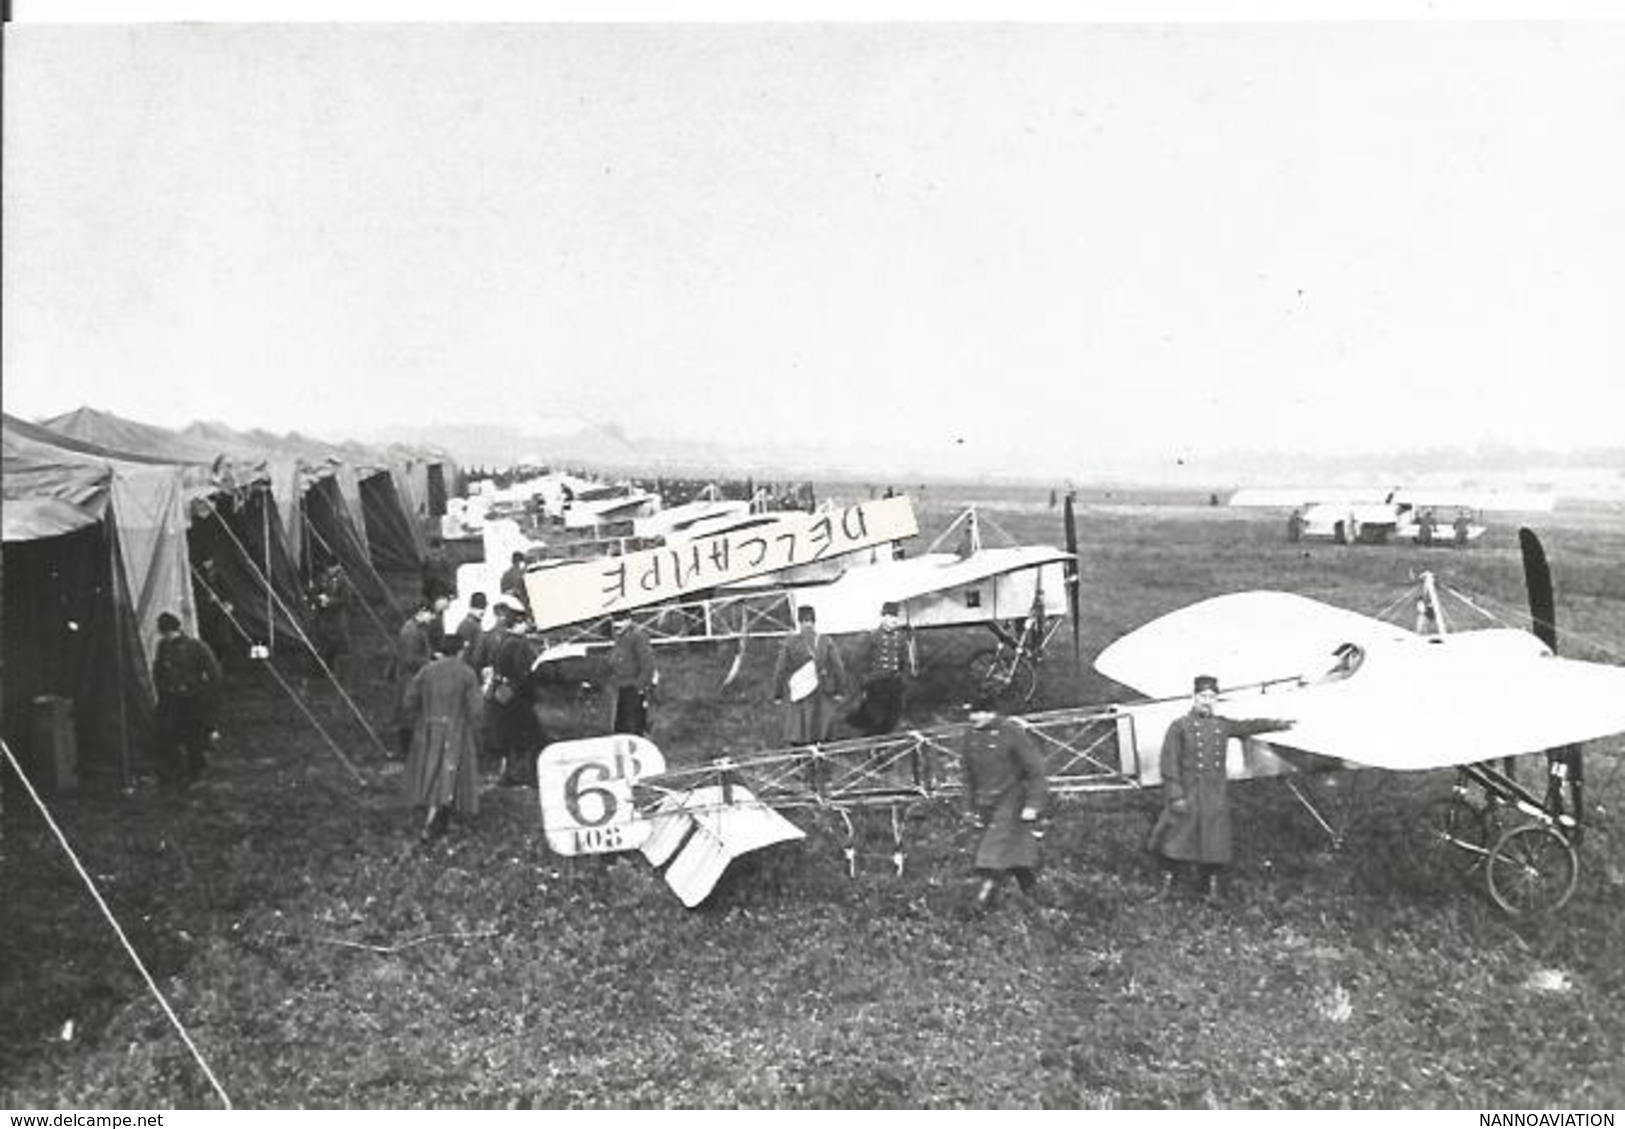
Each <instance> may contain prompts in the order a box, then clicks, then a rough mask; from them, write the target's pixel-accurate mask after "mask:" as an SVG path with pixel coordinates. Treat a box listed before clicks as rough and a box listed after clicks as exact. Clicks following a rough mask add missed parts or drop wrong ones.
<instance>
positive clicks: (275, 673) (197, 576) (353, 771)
mask: <svg viewBox="0 0 1625 1129" xmlns="http://www.w3.org/2000/svg"><path fill="white" fill-rule="evenodd" d="M192 578H193V579H194V580H195V581H197V583H199V584H201V585H203V589H204V591H205V592H207V593H208V594H209V595H210V596H213V597H214V598H215V602H216V603H217V604H218V603H219V602H220V595H219V593H218V592H216V591H215V590H214V588H213V587H211V586H210V584H209V582H208V580H207V579H205V578H204V576H203V574H202V573H201V572H199V571H198V570H197V569H193V570H192ZM225 616H226V618H227V619H228V620H230V621H231V625H232V626H233V627H234V628H236V629H237V632H238V634H240V635H243V636H244V637H247V635H248V632H246V631H245V630H244V629H243V626H242V624H240V623H238V622H237V617H236V616H234V615H232V614H231V612H229V611H228V612H225ZM317 661H318V662H319V661H321V660H320V659H319V658H318V660H317ZM265 669H267V670H269V671H270V672H271V677H272V678H274V679H276V683H277V685H278V686H280V687H282V689H283V690H285V691H287V694H288V696H289V697H290V698H292V699H293V704H294V705H296V706H298V707H299V712H301V713H303V714H304V715H305V717H306V718H308V719H309V721H310V723H311V725H313V726H315V727H316V732H318V733H320V734H321V735H322V739H323V740H324V741H326V742H327V745H328V748H330V749H332V750H333V755H334V756H336V757H338V758H339V761H340V762H341V763H342V764H343V765H344V767H345V768H347V769H349V771H350V775H351V776H353V777H355V780H356V783H357V784H360V785H362V786H363V787H365V786H366V784H367V779H366V777H365V776H363V775H362V774H361V771H360V770H359V769H357V768H356V766H355V765H354V764H353V763H352V762H351V760H350V758H349V757H347V756H345V755H344V750H343V749H341V748H339V746H338V742H336V741H334V740H333V738H332V737H331V736H329V735H328V732H327V730H326V729H324V728H322V723H321V722H319V721H317V720H316V715H315V714H313V713H311V712H310V709H309V707H307V706H306V705H305V703H304V701H303V700H301V699H300V697H299V695H298V694H296V693H294V690H293V687H292V686H290V685H288V681H287V679H285V678H283V677H282V672H281V671H279V670H277V668H276V666H275V665H274V664H273V663H272V662H271V660H270V659H266V660H265ZM335 684H336V683H335ZM343 692H344V690H343V687H340V688H339V693H340V694H343ZM346 700H347V701H348V699H346ZM351 706H352V708H354V703H351ZM362 724H363V725H365V724H366V719H365V718H363V719H362ZM368 732H369V733H371V732H372V730H371V728H370V727H369V728H368ZM373 740H374V741H377V740H378V738H377V735H376V734H373ZM381 747H382V746H381V745H380V748H381Z"/></svg>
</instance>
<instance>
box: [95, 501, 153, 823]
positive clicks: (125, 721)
mask: <svg viewBox="0 0 1625 1129" xmlns="http://www.w3.org/2000/svg"><path fill="white" fill-rule="evenodd" d="M102 531H103V533H104V534H105V535H106V537H107V572H108V578H109V580H110V581H111V585H112V590H111V592H110V593H109V594H110V596H111V598H112V603H113V654H114V655H115V656H116V659H115V661H117V662H120V663H122V662H123V661H124V617H123V616H122V615H120V614H119V604H118V597H119V593H120V592H121V591H123V590H124V576H123V572H122V566H121V564H120V562H119V557H118V526H117V524H116V523H115V522H114V520H113V508H112V507H111V506H109V507H108V508H107V513H106V514H105V515H103V517H102ZM141 661H142V662H146V661H147V656H146V655H145V654H144V653H143V654H142V656H141ZM126 690H127V688H126V687H125V685H124V679H122V678H120V679H118V722H119V737H120V740H119V746H118V749H119V753H118V756H119V783H120V786H121V787H122V788H123V790H125V791H129V789H130V707H129V701H128V699H127V698H126V696H125V695H126Z"/></svg>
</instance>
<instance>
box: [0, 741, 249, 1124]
mask: <svg viewBox="0 0 1625 1129" xmlns="http://www.w3.org/2000/svg"><path fill="white" fill-rule="evenodd" d="M0 751H3V752H4V753H5V755H6V760H7V761H8V762H10V764H11V767H12V770H13V771H14V772H16V773H17V778H18V779H19V780H21V781H22V782H23V788H24V789H26V790H27V792H28V797H29V799H31V800H33V801H34V806H35V807H37V808H38V809H39V812H40V815H42V816H44V817H45V823H46V826H48V827H49V828H50V829H51V834H53V835H55V836H56V841H57V843H58V844H59V845H60V846H61V847H62V850H63V851H64V852H66V854H67V856H68V860H69V861H70V862H72V863H73V868H74V870H76V871H78V872H79V877H80V879H81V880H82V881H83V882H84V884H85V888H86V889H88V890H89V891H90V896H91V898H92V899H94V900H95V902H96V906H97V908H98V909H100V910H101V911H102V916H103V917H105V918H107V923H108V924H109V925H111V926H112V927H113V932H114V933H115V934H116V935H117V936H118V939H119V944H121V945H123V946H124V951H125V952H126V953H128V954H129V957H130V960H131V961H132V962H134V964H135V967H136V971H137V972H139V973H141V979H143V980H145V981H146V983H147V990H148V991H150V992H151V993H152V995H153V998H154V999H156V1000H157V1001H158V1006H159V1007H160V1008H162V1009H163V1012H164V1015H165V1016H166V1017H168V1019H169V1022H170V1024H171V1025H173V1026H174V1028H175V1030H176V1032H178V1033H179V1034H180V1037H181V1042H183V1043H185V1044H186V1049H187V1050H188V1051H190V1052H191V1054H192V1057H193V1058H194V1059H195V1060H196V1061H197V1064H198V1066H199V1067H200V1068H202V1070H203V1074H204V1076H205V1077H207V1078H208V1080H209V1085H211V1086H213V1087H214V1092H215V1093H217V1094H219V1095H220V1100H221V1101H222V1102H223V1103H225V1107H226V1108H227V1109H232V1108H234V1107H233V1106H232V1104H231V1095H229V1094H227V1093H226V1089H225V1087H224V1086H222V1085H221V1084H220V1079H218V1078H216V1077H215V1073H214V1071H213V1070H211V1069H210V1068H209V1064H208V1062H206V1061H205V1060H204V1058H203V1054H202V1052H201V1051H199V1050H198V1049H197V1044H196V1043H194V1042H193V1041H192V1036H191V1035H190V1034H189V1033H188V1032H187V1030H186V1027H185V1025H184V1024H182V1023H181V1021H180V1017H179V1016H177V1015H176V1014H175V1009H174V1008H172V1007H170V1006H169V1001H168V1000H167V999H165V998H164V994H163V992H161V991H159V989H158V984H157V982H156V981H154V980H153V978H152V973H150V972H148V971H147V966H146V965H145V964H143V963H142V961H141V957H140V955H139V954H138V953H137V952H136V951H135V946H134V945H132V944H130V938H129V937H128V936H126V935H125V932H124V928H123V927H122V926H121V925H119V923H118V918H116V917H114V916H113V911H112V910H111V909H109V908H108V906H107V900H106V899H105V898H103V897H102V895H101V891H100V890H98V889H97V888H96V883H95V882H93V881H91V878H90V875H89V874H88V873H86V871H85V867H84V864H83V863H81V862H80V861H79V856H78V855H77V854H75V853H74V850H73V847H72V845H70V844H69V843H68V837H67V836H66V835H64V834H63V833H62V828H60V827H58V826H57V822H56V820H55V819H53V818H52V817H51V812H50V809H49V808H47V807H46V806H45V801H44V800H42V799H41V798H40V795H39V793H38V792H36V791H35V790H34V783H33V781H31V780H29V778H28V774H27V773H26V772H24V771H23V766H22V765H21V764H19V763H18V761H17V757H16V756H15V755H14V754H13V753H12V751H11V746H10V745H8V744H6V742H5V741H4V740H0Z"/></svg>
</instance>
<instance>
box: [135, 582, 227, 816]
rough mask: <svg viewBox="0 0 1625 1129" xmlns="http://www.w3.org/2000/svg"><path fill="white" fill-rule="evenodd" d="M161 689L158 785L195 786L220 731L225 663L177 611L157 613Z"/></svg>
mask: <svg viewBox="0 0 1625 1129" xmlns="http://www.w3.org/2000/svg"><path fill="white" fill-rule="evenodd" d="M152 681H153V686H154V688H155V689H156V690H157V691H158V711H157V716H156V719H155V720H156V729H157V754H158V755H157V769H158V783H159V784H160V785H162V786H163V787H165V788H181V787H185V786H187V785H190V784H193V783H195V782H196V781H197V779H198V777H200V776H202V775H203V769H204V766H205V764H206V763H207V761H206V754H205V750H207V749H208V748H209V747H210V746H211V745H213V744H214V740H215V738H216V736H217V735H218V734H217V732H216V730H215V717H216V713H217V711H218V709H219V705H220V688H221V681H222V679H221V674H220V663H219V661H218V660H216V658H215V656H214V652H213V651H211V650H210V649H209V645H208V644H207V643H204V642H202V641H201V640H198V639H194V638H192V637H191V636H190V635H187V634H186V633H185V632H184V631H182V630H181V621H180V619H179V617H177V616H176V615H175V614H174V613H173V612H164V613H163V614H161V615H160V616H159V617H158V650H157V652H156V653H155V654H154V655H153V659H152Z"/></svg>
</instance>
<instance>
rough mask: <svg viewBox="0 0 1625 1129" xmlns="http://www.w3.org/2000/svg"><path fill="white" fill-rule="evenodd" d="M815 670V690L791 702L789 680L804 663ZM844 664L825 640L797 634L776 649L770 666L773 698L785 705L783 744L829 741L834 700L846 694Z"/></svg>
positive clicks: (834, 648) (812, 634)
mask: <svg viewBox="0 0 1625 1129" xmlns="http://www.w3.org/2000/svg"><path fill="white" fill-rule="evenodd" d="M809 661H811V662H813V663H815V664H816V667H817V670H818V689H816V690H814V691H813V692H812V693H811V694H808V695H807V696H806V697H805V698H802V699H801V700H800V701H799V702H792V701H790V697H789V684H790V676H791V675H792V674H794V673H795V672H796V671H797V670H798V669H799V668H800V667H801V666H802V665H803V664H804V663H807V662H809ZM845 686H846V662H845V660H843V659H842V658H841V649H840V648H839V647H837V646H836V645H835V643H834V642H833V641H832V640H831V639H829V637H828V636H824V635H819V634H817V633H816V632H814V633H811V634H806V633H802V632H797V633H796V634H794V635H791V636H789V637H788V638H786V639H785V640H784V642H783V643H782V644H780V646H779V657H778V660H777V661H776V662H775V663H774V664H773V697H774V698H775V699H783V701H784V741H785V743H786V744H789V745H811V744H816V743H818V742H821V741H827V740H829V735H830V730H831V729H833V728H834V725H835V696H836V695H837V694H841V693H844V692H845V689H844V688H845Z"/></svg>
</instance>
